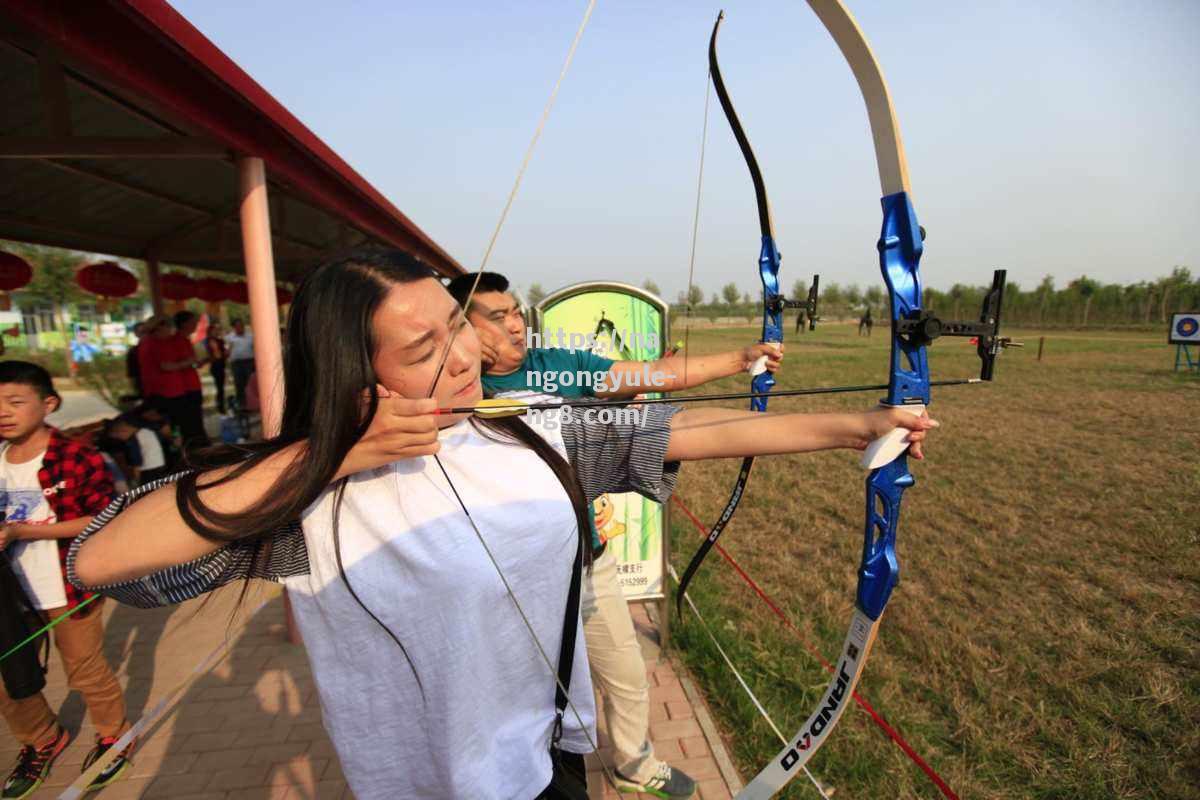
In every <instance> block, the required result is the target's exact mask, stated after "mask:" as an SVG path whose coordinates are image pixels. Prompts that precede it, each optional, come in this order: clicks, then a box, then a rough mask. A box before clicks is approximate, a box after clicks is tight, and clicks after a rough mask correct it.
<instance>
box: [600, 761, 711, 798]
mask: <svg viewBox="0 0 1200 800" xmlns="http://www.w3.org/2000/svg"><path fill="white" fill-rule="evenodd" d="M615 777H616V779H617V788H618V789H620V790H621V791H622V792H629V793H632V792H642V793H644V794H649V795H653V796H655V797H662V798H665V799H666V800H686V798H688V797H691V796H692V795H693V794H695V793H696V782H695V781H694V780H692V779H691V778H689V777H688V776H687V775H686V774H684V773H683V772H680V771H679V770H677V769H674V768H672V767H671V766H670V765H669V764H667V763H666V762H665V761H663V762H659V765H658V769H657V770H655V771H654V775H653V777H651V778H650V780H648V781H646V782H645V783H638V782H637V781H631V780H629V779H628V778H626V777H625V776H624V775H622V774H621V773H620V772H617V773H616V776H615Z"/></svg>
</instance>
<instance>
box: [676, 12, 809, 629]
mask: <svg viewBox="0 0 1200 800" xmlns="http://www.w3.org/2000/svg"><path fill="white" fill-rule="evenodd" d="M724 19H725V12H724V11H722V12H720V13H719V14H718V15H717V21H716V23H715V24H714V25H713V30H712V37H711V38H710V39H709V41H708V70H709V75H710V76H712V83H713V88H714V89H715V90H716V92H717V98H718V99H719V100H720V101H721V109H722V110H723V111H724V112H725V119H727V120H728V121H729V127H730V128H731V129H732V131H733V136H734V138H735V139H737V143H738V147H739V148H741V151H742V156H743V157H744V158H745V159H746V168H747V169H749V170H750V179H751V180H752V181H753V182H754V198H755V200H756V201H757V203H758V227H759V232H760V233H761V234H762V249H761V250H760V251H759V255H758V274H759V277H760V278H761V279H762V287H763V298H762V299H763V316H762V339H761V341H763V342H765V343H767V344H772V345H775V346H776V348H779V347H781V346H782V344H783V310H784V309H785V308H802V309H804V310H805V313H806V315H807V317H808V326H809V329H810V330H812V329H813V328H815V327H816V323H817V292H818V290H817V287H818V285H819V282H820V277H819V276H816V275H814V276H813V282H812V286H811V287H810V288H809V290H808V297H807V298H806V299H805V300H802V301H792V300H787V299H785V298H784V297H783V295H782V294H780V292H779V264H780V262H781V261H782V257H781V256H780V254H779V248H778V247H777V246H776V244H775V231H774V226H773V224H772V222H771V203H770V201H769V200H768V199H767V187H766V184H765V182H764V181H763V176H762V170H760V169H759V167H758V159H757V158H755V157H754V149H753V148H751V147H750V140H749V139H748V138H747V137H746V131H745V130H744V129H743V128H742V123H741V121H740V120H739V119H738V115H737V111H736V110H735V109H734V107H733V101H732V100H730V99H729V92H728V91H727V90H726V89H725V81H724V80H723V79H722V78H721V65H720V64H719V63H718V61H717V34H718V33H720V30H721V23H722V22H723V21H724ZM766 361H767V357H766V356H762V357H760V358H759V359H758V361H756V362H755V364H754V366H753V367H752V368H751V370H750V373H751V375H752V376H753V377H752V378H751V382H750V390H751V392H752V394H753V395H754V397H752V398H751V400H750V408H751V410H753V411H766V410H767V400H768V397H767V395H768V394H769V393H770V391H771V389H772V388H773V387H774V386H775V376H774V375H772V374H771V373H770V372H768V371H767V369H766ZM753 467H754V457H753V456H748V457H747V458H744V459H742V467H741V470H739V471H738V477H737V483H735V484H734V486H733V492H732V493H731V494H730V495H729V500H728V501H727V502H726V503H725V509H724V510H723V511H722V512H721V516H720V517H718V518H717V521H716V523H714V524H713V526H712V529H711V530H710V531H709V533H708V536H707V537H705V539H704V542H703V543H701V545H700V547H699V549H698V550H696V554H695V555H694V556H692V560H691V561H690V562H688V565H687V569H685V570H684V571H683V576H682V577H681V578H680V579H679V589H678V591H677V592H676V594H675V610H676V612H677V613H678V614H682V613H683V595H684V593H685V592H686V591H687V587H688V584H690V583H691V581H692V578H693V577H694V576H695V574H696V571H697V570H698V569H699V568H700V564H701V563H702V562H703V561H704V557H705V556H707V555H708V551H709V550H711V549H712V546H713V545H714V544H716V542H717V539H718V537H720V535H721V532H722V531H723V530H725V526H726V525H727V524H729V520H730V519H732V518H733V515H734V512H736V511H737V508H738V504H739V503H741V501H742V495H743V494H745V491H746V482H747V481H748V480H749V479H750V470H751V469H753Z"/></svg>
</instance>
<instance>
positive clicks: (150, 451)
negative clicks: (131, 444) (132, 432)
mask: <svg viewBox="0 0 1200 800" xmlns="http://www.w3.org/2000/svg"><path fill="white" fill-rule="evenodd" d="M136 436H137V444H138V449H139V450H141V451H142V463H141V464H140V465H139V466H138V469H140V470H142V471H145V470H148V469H159V468H161V467H165V466H166V465H167V459H166V457H165V456H163V449H162V443H161V442H159V441H158V437H157V436H155V435H154V431H152V430H150V429H148V428H138V430H137V434H136Z"/></svg>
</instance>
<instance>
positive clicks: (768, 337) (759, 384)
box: [750, 235, 783, 411]
mask: <svg viewBox="0 0 1200 800" xmlns="http://www.w3.org/2000/svg"><path fill="white" fill-rule="evenodd" d="M782 261H783V257H782V256H780V255H779V248H777V247H776V246H775V239H774V238H773V237H771V236H769V235H764V236H763V237H762V250H761V252H760V253H759V255H758V274H759V277H761V278H762V287H763V319H762V339H761V341H763V342H766V343H768V344H774V345H780V344H782V343H783V303H782V300H783V298H782V297H781V296H780V294H779V266H780V263H781V262H782ZM766 364H767V359H766V357H765V356H764V357H761V358H759V359H758V361H757V362H756V363H755V365H754V368H753V373H754V377H753V379H752V380H751V381H750V390H751V391H752V392H754V393H755V394H764V395H765V394H766V393H767V392H770V391H771V389H773V388H774V387H775V376H774V375H772V374H771V373H770V372H768V371H767V367H766ZM767 399H768V398H766V397H755V398H753V399H752V400H751V401H750V409H751V410H752V411H766V410H767Z"/></svg>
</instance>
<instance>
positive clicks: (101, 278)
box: [75, 261, 138, 313]
mask: <svg viewBox="0 0 1200 800" xmlns="http://www.w3.org/2000/svg"><path fill="white" fill-rule="evenodd" d="M75 283H77V284H79V287H80V288H81V289H83V290H84V291H85V292H90V293H91V294H94V295H98V296H99V297H100V300H99V301H97V303H96V309H97V310H98V311H100V312H102V313H103V312H104V311H107V310H108V308H109V301H110V300H111V299H112V298H115V297H129V296H130V295H131V294H134V293H135V292H137V289H138V280H137V278H136V277H135V276H134V275H133V273H132V272H130V271H129V270H127V269H125V268H124V267H122V266H121V265H120V264H118V263H116V262H115V261H101V262H100V263H98V264H88V265H87V266H86V267H83V268H82V269H80V270H79V271H78V272H76V273H75Z"/></svg>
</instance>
